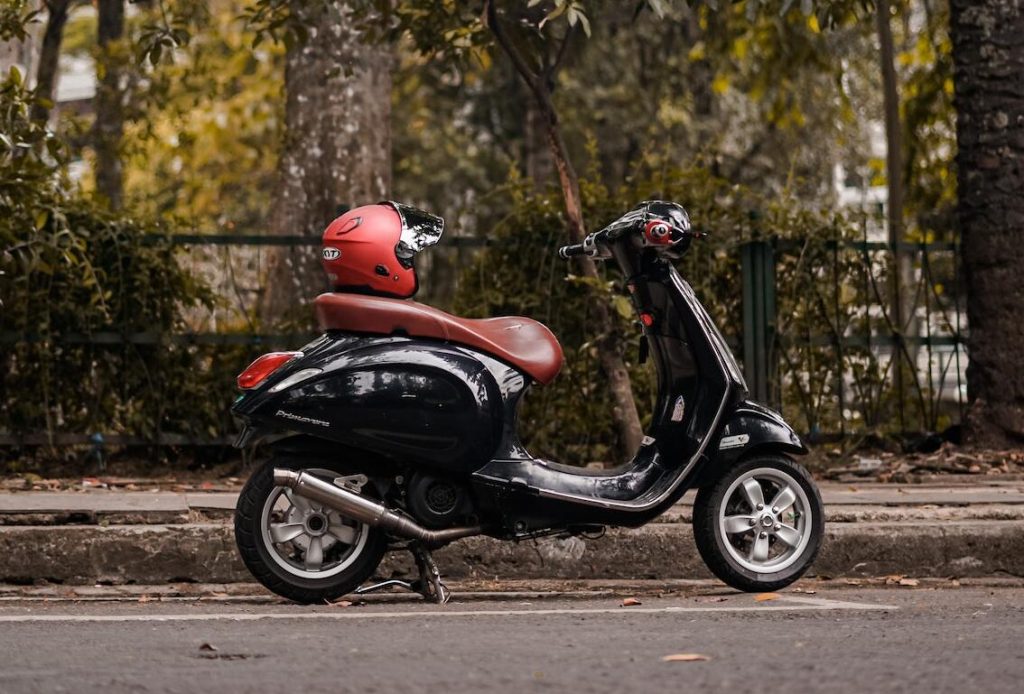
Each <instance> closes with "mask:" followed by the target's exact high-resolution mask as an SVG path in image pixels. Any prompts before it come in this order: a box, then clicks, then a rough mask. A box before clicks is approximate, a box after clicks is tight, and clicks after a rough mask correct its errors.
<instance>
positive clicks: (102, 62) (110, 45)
mask: <svg viewBox="0 0 1024 694" xmlns="http://www.w3.org/2000/svg"><path fill="white" fill-rule="evenodd" d="M98 11H99V27H98V32H97V33H98V38H99V55H100V58H99V64H98V65H97V70H98V77H99V79H98V84H97V85H96V97H95V99H94V101H93V104H94V107H95V111H96V121H95V123H94V125H93V149H94V150H95V152H96V190H97V192H98V193H99V194H100V196H101V197H102V198H103V199H104V200H105V201H106V203H107V204H108V205H109V206H110V208H111V209H113V210H118V209H120V208H121V204H122V202H123V190H124V182H123V172H122V170H121V169H122V167H121V137H122V136H123V134H124V104H123V103H122V100H123V94H122V93H121V89H122V84H121V76H122V74H123V69H122V68H123V61H124V52H125V48H124V46H122V45H120V43H121V39H122V37H123V36H124V0H99V2H98Z"/></svg>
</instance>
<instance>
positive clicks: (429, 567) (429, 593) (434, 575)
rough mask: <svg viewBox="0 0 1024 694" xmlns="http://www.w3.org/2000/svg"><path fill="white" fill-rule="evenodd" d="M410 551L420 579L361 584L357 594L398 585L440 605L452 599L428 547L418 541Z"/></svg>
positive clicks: (395, 579) (394, 579)
mask: <svg viewBox="0 0 1024 694" xmlns="http://www.w3.org/2000/svg"><path fill="white" fill-rule="evenodd" d="M409 551H410V552H412V556H413V558H414V559H415V560H416V568H417V569H419V572H420V577H419V578H418V579H416V580H415V581H413V582H411V583H410V582H409V581H402V580H399V579H397V578H393V579H391V580H389V581H382V582H380V583H374V584H372V585H368V586H360V587H359V588H357V589H356V591H355V593H356V595H366V594H367V593H375V592H377V591H378V590H383V589H385V588H390V587H392V586H396V587H398V588H405V589H406V590H408V591H411V592H413V593H419V594H420V595H422V596H423V597H424V598H425V599H427V600H431V601H433V602H435V603H437V604H438V605H444V604H445V603H447V602H448V601H449V600H451V597H452V593H451V591H450V590H448V588H447V587H445V585H444V583H442V582H441V573H440V572H439V571H438V570H437V564H435V563H434V558H433V557H431V556H430V552H429V551H428V550H427V548H426V547H424V546H423V545H421V544H419V543H416V544H413V545H411V546H410V547H409Z"/></svg>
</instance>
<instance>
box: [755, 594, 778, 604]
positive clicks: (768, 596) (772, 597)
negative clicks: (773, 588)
mask: <svg viewBox="0 0 1024 694" xmlns="http://www.w3.org/2000/svg"><path fill="white" fill-rule="evenodd" d="M778 599H779V594H778V593H760V594H758V595H756V596H755V597H754V600H756V601H757V602H767V601H769V600H778Z"/></svg>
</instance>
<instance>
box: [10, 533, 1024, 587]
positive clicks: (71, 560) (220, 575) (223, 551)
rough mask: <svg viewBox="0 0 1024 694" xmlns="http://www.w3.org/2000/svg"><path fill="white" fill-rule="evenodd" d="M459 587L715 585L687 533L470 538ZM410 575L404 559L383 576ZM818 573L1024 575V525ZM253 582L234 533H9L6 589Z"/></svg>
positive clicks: (882, 544)
mask: <svg viewBox="0 0 1024 694" xmlns="http://www.w3.org/2000/svg"><path fill="white" fill-rule="evenodd" d="M436 556H437V560H438V563H439V565H440V566H441V570H442V572H443V573H444V574H445V575H448V576H450V577H452V578H474V579H498V578H501V579H507V580H512V579H531V578H564V579H578V578H621V579H687V578H694V579H700V578H708V577H709V574H708V572H707V569H706V568H705V567H704V565H703V563H702V562H701V560H700V557H699V556H698V554H697V551H696V548H695V546H694V543H693V536H692V531H691V529H690V526H689V525H688V524H682V523H680V524H676V523H660V524H653V525H649V526H646V527H644V528H641V529H638V530H612V531H609V532H608V534H607V535H606V536H604V537H602V538H600V539H596V540H582V539H579V538H572V539H568V540H556V539H548V540H538V541H537V542H523V543H519V544H513V543H508V542H498V541H495V540H491V539H489V538H468V539H466V540H461V541H459V542H457V543H455V544H453V545H451V546H449V547H447V548H445V549H444V550H442V551H440V552H438V553H437V555H436ZM411 572H412V565H411V562H410V561H409V560H408V557H407V554H406V553H404V552H403V553H399V554H396V555H394V556H393V557H392V558H389V559H388V560H387V561H386V562H385V564H384V565H383V566H382V575H385V576H387V575H392V574H395V573H402V574H405V575H409V574H410V573H411ZM813 573H814V575H818V576H822V575H824V576H830V577H843V576H877V575H884V574H904V575H911V576H934V577H961V576H962V577H969V576H992V575H1010V576H1018V577H1024V521H989V522H985V521H966V522H951V523H928V522H899V523H835V524H832V525H829V526H827V537H826V540H825V543H824V546H823V548H822V551H821V554H820V555H819V558H818V561H817V562H816V564H815V566H814V572H813ZM37 579H46V580H48V581H50V582H54V583H78V584H83V583H84V584H95V583H112V584H125V583H167V582H182V581H185V582H201V583H233V582H240V581H243V582H244V581H251V580H252V578H251V576H249V574H248V573H247V572H246V570H245V568H244V567H243V566H242V564H241V561H240V560H239V558H238V554H237V552H236V550H235V545H234V538H233V536H232V530H231V527H230V526H228V525H226V524H216V523H211V524H198V523H194V524H189V525H121V526H64V527H60V528H54V527H32V526H8V527H5V528H0V583H32V582H33V581H35V580H37Z"/></svg>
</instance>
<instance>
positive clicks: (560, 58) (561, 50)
mask: <svg viewBox="0 0 1024 694" xmlns="http://www.w3.org/2000/svg"><path fill="white" fill-rule="evenodd" d="M575 34H576V27H575V26H570V27H569V28H568V29H566V30H565V36H564V37H563V38H562V45H560V46H559V47H558V55H556V56H555V62H553V63H552V64H551V66H550V67H548V69H547V71H546V73H545V75H544V79H545V80H546V81H547V82H548V88H551V86H552V85H553V84H554V81H555V77H556V76H557V75H558V71H559V69H561V67H562V63H563V62H564V61H565V56H566V54H567V53H568V52H569V50H568V49H569V42H570V41H572V38H573V36H575Z"/></svg>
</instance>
